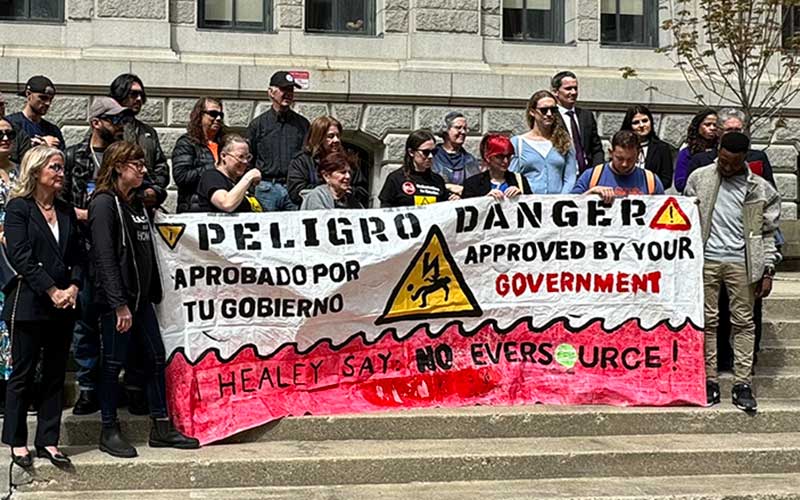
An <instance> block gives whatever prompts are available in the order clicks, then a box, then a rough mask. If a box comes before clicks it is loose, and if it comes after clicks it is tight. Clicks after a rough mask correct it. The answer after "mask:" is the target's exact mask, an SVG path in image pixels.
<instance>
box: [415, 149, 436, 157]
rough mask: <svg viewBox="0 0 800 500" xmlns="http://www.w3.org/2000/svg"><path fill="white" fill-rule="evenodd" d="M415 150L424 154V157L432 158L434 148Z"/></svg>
mask: <svg viewBox="0 0 800 500" xmlns="http://www.w3.org/2000/svg"><path fill="white" fill-rule="evenodd" d="M416 151H417V152H418V153H421V154H422V156H424V157H425V158H432V157H433V153H434V152H435V151H436V150H435V149H417V150H416Z"/></svg>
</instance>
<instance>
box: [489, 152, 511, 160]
mask: <svg viewBox="0 0 800 500" xmlns="http://www.w3.org/2000/svg"><path fill="white" fill-rule="evenodd" d="M491 158H499V159H500V160H508V161H511V160H513V159H514V153H509V154H507V155H504V154H496V155H494V156H492V157H490V159H491Z"/></svg>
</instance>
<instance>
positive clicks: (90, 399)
mask: <svg viewBox="0 0 800 500" xmlns="http://www.w3.org/2000/svg"><path fill="white" fill-rule="evenodd" d="M98 410H100V402H99V401H98V400H97V395H96V393H95V391H81V392H80V394H79V395H78V401H77V402H76V403H75V406H74V407H73V408H72V414H73V415H91V414H92V413H96V412H97V411H98Z"/></svg>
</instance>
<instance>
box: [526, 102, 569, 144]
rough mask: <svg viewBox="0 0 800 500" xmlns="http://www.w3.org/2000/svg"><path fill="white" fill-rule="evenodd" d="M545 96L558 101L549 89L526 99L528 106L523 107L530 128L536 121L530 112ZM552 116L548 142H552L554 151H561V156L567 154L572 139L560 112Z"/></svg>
mask: <svg viewBox="0 0 800 500" xmlns="http://www.w3.org/2000/svg"><path fill="white" fill-rule="evenodd" d="M546 97H549V98H550V99H552V100H553V101H554V102H558V101H557V100H556V96H554V95H553V93H552V92H550V91H549V90H540V91H538V92H536V93H535V94H533V95H532V96H531V98H530V99H529V100H528V106H527V107H526V108H525V118H526V119H527V120H528V126H529V127H530V128H531V129H532V128H533V126H534V124H535V123H536V122H535V120H534V119H533V114H532V113H531V112H532V111H533V110H534V109H536V106H537V105H538V104H539V101H541V100H542V99H544V98H546ZM553 118H555V120H554V121H553V133H552V135H551V136H550V142H552V143H553V147H554V148H556V151H558V152H559V153H561V155H562V156H564V157H566V156H567V155H568V154H569V152H570V149H572V139H571V138H570V136H569V132H568V131H567V126H566V125H564V120H562V119H561V113H558V112H556V113H555V116H554V117H553Z"/></svg>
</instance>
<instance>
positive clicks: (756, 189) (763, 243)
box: [685, 132, 781, 411]
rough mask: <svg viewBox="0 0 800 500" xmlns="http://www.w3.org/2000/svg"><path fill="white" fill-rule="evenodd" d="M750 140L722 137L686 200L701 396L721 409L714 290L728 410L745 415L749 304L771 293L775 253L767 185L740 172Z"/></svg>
mask: <svg viewBox="0 0 800 500" xmlns="http://www.w3.org/2000/svg"><path fill="white" fill-rule="evenodd" d="M749 148H750V139H748V138H747V136H746V135H744V134H742V133H740V132H730V133H727V134H725V135H723V136H722V140H721V141H720V146H719V154H718V156H717V159H716V160H715V161H714V163H712V164H711V165H708V166H706V167H702V168H700V169H698V170H696V171H695V172H694V173H692V175H690V176H689V179H688V181H687V183H686V190H685V194H686V195H687V196H696V197H697V203H698V205H699V212H700V224H701V226H702V231H703V242H704V245H705V247H704V249H705V251H704V255H703V257H704V264H703V288H704V296H705V304H704V310H705V360H706V396H707V403H708V405H709V406H711V405H714V404H717V403H719V402H720V388H719V379H718V374H717V327H718V324H719V309H718V307H719V291H720V287H721V286H722V284H724V285H725V287H726V288H727V289H728V295H729V297H730V310H731V330H732V333H733V353H734V354H733V358H734V359H733V375H734V385H733V390H732V392H731V398H732V400H733V404H734V405H735V406H736V407H737V408H739V409H741V410H745V411H755V410H756V409H757V408H758V405H757V403H756V399H755V396H754V395H753V390H752V385H751V384H752V382H751V380H752V369H753V349H754V345H755V324H754V322H753V302H754V300H755V298H757V297H766V296H768V295H769V294H770V291H771V290H772V278H773V276H775V265H776V264H777V263H778V261H779V254H778V251H777V249H776V247H775V232H776V231H777V229H778V219H779V218H780V214H781V198H780V195H779V194H778V192H777V191H776V190H775V188H773V187H772V186H771V185H770V184H769V182H767V181H765V180H764V179H763V178H762V177H760V176H758V175H755V174H754V173H753V172H751V171H750V170H749V169H748V168H747V163H746V157H747V151H748V149H749Z"/></svg>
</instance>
